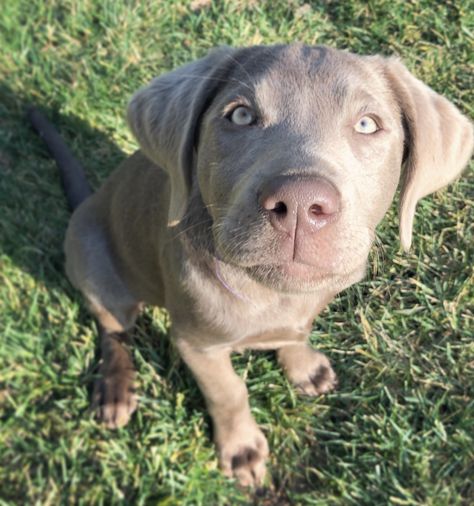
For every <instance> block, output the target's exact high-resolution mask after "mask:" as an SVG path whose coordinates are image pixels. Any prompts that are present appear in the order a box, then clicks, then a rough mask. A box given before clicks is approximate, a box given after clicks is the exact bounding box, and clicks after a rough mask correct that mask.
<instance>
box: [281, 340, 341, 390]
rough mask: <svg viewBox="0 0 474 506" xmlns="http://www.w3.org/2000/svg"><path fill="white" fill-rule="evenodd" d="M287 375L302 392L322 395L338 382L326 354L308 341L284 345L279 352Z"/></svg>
mask: <svg viewBox="0 0 474 506" xmlns="http://www.w3.org/2000/svg"><path fill="white" fill-rule="evenodd" d="M277 356H278V362H279V363H280V365H281V366H282V368H283V370H284V372H285V374H286V377H287V378H288V379H289V381H290V382H291V383H292V384H293V385H294V386H295V388H296V389H297V390H298V391H299V392H300V393H302V394H306V395H320V394H324V393H326V392H330V391H331V390H332V389H333V388H334V387H335V386H336V384H337V378H336V373H335V372H334V371H333V369H332V367H331V363H330V362H329V360H328V358H327V357H326V355H324V354H323V353H321V352H320V351H317V350H313V348H312V347H311V346H310V345H309V344H308V343H298V344H291V345H289V346H283V347H282V348H280V349H279V350H278V352H277Z"/></svg>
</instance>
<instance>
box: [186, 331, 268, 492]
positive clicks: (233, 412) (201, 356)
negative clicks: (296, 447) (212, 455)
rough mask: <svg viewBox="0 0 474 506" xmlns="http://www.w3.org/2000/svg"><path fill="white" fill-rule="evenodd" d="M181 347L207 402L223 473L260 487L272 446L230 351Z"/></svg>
mask: <svg viewBox="0 0 474 506" xmlns="http://www.w3.org/2000/svg"><path fill="white" fill-rule="evenodd" d="M177 347H178V349H179V351H180V354H181V356H182V357H183V360H184V361H185V362H186V364H187V365H188V367H189V368H190V369H191V371H192V372H193V374H194V377H195V378H196V380H197V382H198V385H199V387H200V389H201V392H202V393H203V395H204V398H205V400H206V404H207V407H208V410H209V413H210V415H211V417H212V421H213V426H214V441H215V443H216V446H217V451H218V455H219V463H220V466H221V468H222V470H223V471H224V473H225V474H226V475H227V476H234V477H235V478H237V480H238V481H239V482H240V484H242V485H246V486H249V485H250V486H255V485H260V484H261V483H262V481H263V479H264V477H265V461H266V458H267V456H268V444H267V441H266V439H265V436H264V435H263V434H262V431H261V430H260V429H259V428H258V426H257V423H256V422H255V420H254V419H253V417H252V415H251V413H250V406H249V403H248V394H247V388H246V386H245V384H244V382H243V381H242V379H241V378H240V377H239V376H238V375H237V374H236V373H235V371H234V369H233V367H232V364H231V361H230V351H229V350H218V351H199V350H196V349H195V348H193V347H192V346H191V345H190V344H189V343H187V342H186V341H185V340H184V339H182V340H178V341H177Z"/></svg>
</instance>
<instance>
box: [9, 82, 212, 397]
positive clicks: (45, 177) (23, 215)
mask: <svg viewBox="0 0 474 506" xmlns="http://www.w3.org/2000/svg"><path fill="white" fill-rule="evenodd" d="M31 105H34V106H35V107H38V109H40V110H41V112H42V113H43V114H44V115H45V116H46V117H47V118H48V119H49V120H50V121H51V122H52V123H53V124H54V125H55V127H56V128H57V130H58V131H59V132H60V134H61V136H62V137H63V138H64V140H65V141H66V143H67V144H68V146H69V147H70V148H71V149H72V151H73V153H74V155H75V156H76V158H77V159H78V160H79V161H80V162H81V164H82V165H83V166H84V168H85V171H86V174H87V177H88V180H89V181H90V183H91V186H92V187H93V188H94V189H96V188H98V187H99V185H100V184H101V182H102V181H104V180H105V179H106V177H107V176H108V175H109V174H110V173H111V172H112V171H113V170H114V169H115V168H116V167H117V166H118V165H119V164H120V162H121V161H123V160H124V159H125V158H126V157H127V154H126V153H124V152H123V151H122V150H121V149H120V148H119V147H118V146H117V145H116V144H115V143H114V142H113V141H112V140H111V133H110V134H108V133H107V132H106V131H101V130H99V129H98V128H94V127H92V126H91V125H90V124H89V123H87V122H86V121H84V120H82V119H80V118H78V117H76V116H73V115H70V114H64V113H61V112H59V111H60V105H59V104H44V103H41V102H38V101H37V99H35V98H34V97H31V96H25V95H20V94H18V93H16V92H13V91H12V90H11V89H9V88H8V87H6V86H5V85H4V84H1V83H0V259H1V261H2V264H3V266H4V267H5V269H6V270H5V276H9V275H11V276H12V278H15V277H16V278H17V279H18V283H19V285H22V284H25V280H24V279H19V278H23V277H24V276H26V277H28V276H30V277H31V278H33V279H34V285H32V286H36V287H40V288H41V290H43V291H45V292H47V294H48V298H47V299H45V300H46V301H47V302H49V303H51V301H53V302H54V301H62V302H63V303H64V299H65V297H66V300H67V299H70V301H71V302H74V304H75V306H76V307H78V311H77V314H76V316H75V318H76V319H77V323H78V324H79V326H82V328H84V327H90V328H91V329H92V332H94V333H95V334H96V335H97V332H96V329H95V325H94V324H93V320H92V317H91V316H90V314H89V313H88V311H87V309H86V307H85V305H84V304H83V301H82V298H81V296H80V294H79V292H77V291H76V290H75V289H74V288H73V287H72V286H71V285H70V283H69V281H68V280H67V279H66V276H65V273H64V252H63V242H64V236H65V233H66V229H67V224H68V221H69V218H70V214H71V213H70V211H69V210H68V207H67V203H66V199H65V196H64V194H63V190H62V188H61V183H60V178H59V172H58V169H57V167H56V163H55V162H54V161H53V160H52V158H51V156H50V155H49V153H48V151H47V149H46V147H45V145H44V143H43V142H42V140H41V139H40V138H39V137H38V135H37V134H36V133H35V132H34V130H33V129H32V127H31V125H30V123H29V121H28V119H27V117H26V110H27V108H28V107H29V106H31ZM124 123H125V119H124ZM11 283H12V284H13V286H14V285H15V279H12V280H11ZM26 284H27V283H26ZM17 289H18V290H19V291H21V290H22V288H21V287H17ZM24 304H25V305H27V304H29V302H28V295H27V296H26V297H25V300H24ZM23 311H24V312H25V311H26V308H25V307H23ZM40 311H41V312H43V313H44V320H45V325H46V324H47V323H46V322H47V321H48V311H49V309H48V308H47V307H41V308H40ZM19 318H21V315H19ZM39 330H40V329H38V331H39ZM145 333H147V334H148V335H147V339H145V337H144V336H145ZM134 335H135V339H134V341H135V344H136V346H138V349H139V352H140V353H141V355H142V356H143V359H144V360H145V361H147V362H149V363H150V364H151V365H152V366H153V367H154V368H155V369H157V370H158V374H159V375H164V376H165V377H166V378H167V382H169V384H170V386H171V387H173V386H174V387H176V388H179V387H180V381H179V378H178V375H177V374H175V372H174V371H176V368H178V369H179V372H180V374H181V373H183V374H184V375H185V376H186V378H185V382H186V383H189V381H190V380H191V379H190V376H189V373H187V371H185V368H184V367H183V366H182V365H177V363H178V362H179V361H178V360H176V359H175V358H173V357H175V356H174V355H173V352H172V350H170V345H169V339H168V331H167V328H166V327H165V326H164V325H156V324H153V323H152V318H151V317H150V313H149V312H147V313H145V314H144V315H142V316H141V317H140V318H139V321H138V325H137V329H136V331H135V332H134ZM71 337H75V336H71ZM95 342H96V349H95V358H96V359H95V360H94V361H93V363H91V365H90V366H86V367H85V370H84V371H83V372H82V374H81V377H80V378H79V379H78V381H81V382H83V383H85V384H86V385H87V387H88V389H89V390H90V389H91V388H92V383H93V378H94V375H95V373H96V371H97V366H98V363H99V342H98V338H96V340H95ZM149 343H152V344H153V345H154V346H153V350H152V347H151V345H150V344H149ZM156 343H159V345H156ZM170 352H171V353H170ZM170 355H171V357H172V359H171V360H170V358H169V356H170ZM57 365H58V367H61V364H57ZM64 366H65V367H66V362H65V364H64ZM203 405H204V404H203V402H202V406H203Z"/></svg>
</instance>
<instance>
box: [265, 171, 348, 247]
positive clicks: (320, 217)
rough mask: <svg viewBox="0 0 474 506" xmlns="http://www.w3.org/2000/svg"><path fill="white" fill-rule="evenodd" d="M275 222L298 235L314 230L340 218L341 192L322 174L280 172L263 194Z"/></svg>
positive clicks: (289, 233) (286, 230) (266, 206)
mask: <svg viewBox="0 0 474 506" xmlns="http://www.w3.org/2000/svg"><path fill="white" fill-rule="evenodd" d="M259 204H260V206H261V207H262V208H263V209H264V210H265V211H267V213H268V217H269V220H270V223H271V224H272V226H273V227H274V228H275V229H276V230H279V231H281V232H285V233H286V234H288V235H290V236H291V237H294V235H295V232H296V230H297V229H298V233H301V234H303V235H305V234H313V233H315V232H317V231H318V230H320V229H321V228H323V227H325V226H326V225H328V224H329V223H332V222H334V221H335V220H336V219H337V216H338V212H339V210H340V205H341V199H340V196H339V192H338V191H337V190H336V188H334V186H333V185H332V184H331V183H330V182H329V181H327V180H326V179H323V178H320V177H311V176H306V177H301V178H298V177H295V176H279V177H276V178H275V179H273V180H272V181H270V182H269V183H267V184H265V185H264V186H263V188H262V191H261V194H260V197H259Z"/></svg>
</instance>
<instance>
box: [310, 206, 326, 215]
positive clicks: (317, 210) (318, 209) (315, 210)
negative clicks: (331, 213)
mask: <svg viewBox="0 0 474 506" xmlns="http://www.w3.org/2000/svg"><path fill="white" fill-rule="evenodd" d="M309 212H310V214H312V215H313V216H321V215H322V214H325V212H324V209H323V206H320V205H319V204H313V205H312V206H311V207H310V208H309Z"/></svg>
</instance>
